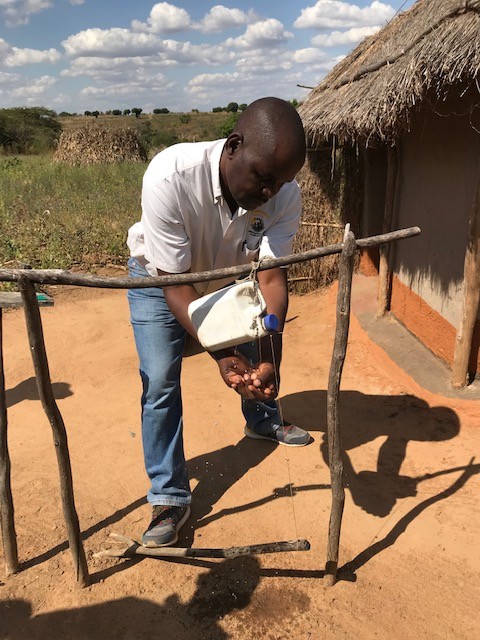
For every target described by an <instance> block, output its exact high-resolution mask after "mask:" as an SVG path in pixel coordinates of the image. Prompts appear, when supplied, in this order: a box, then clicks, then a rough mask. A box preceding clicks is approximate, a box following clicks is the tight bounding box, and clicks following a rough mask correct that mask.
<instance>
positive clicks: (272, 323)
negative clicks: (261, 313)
mask: <svg viewBox="0 0 480 640" xmlns="http://www.w3.org/2000/svg"><path fill="white" fill-rule="evenodd" d="M278 325H279V322H278V318H277V316H275V315H273V313H267V315H266V316H265V317H264V318H263V326H264V327H265V329H266V330H267V331H276V330H277V329H278Z"/></svg>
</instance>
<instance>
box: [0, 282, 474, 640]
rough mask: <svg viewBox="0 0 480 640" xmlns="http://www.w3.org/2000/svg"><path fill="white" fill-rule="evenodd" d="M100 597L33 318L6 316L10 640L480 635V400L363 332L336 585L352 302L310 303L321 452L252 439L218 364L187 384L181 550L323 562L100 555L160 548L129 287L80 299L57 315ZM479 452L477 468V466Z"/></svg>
mask: <svg viewBox="0 0 480 640" xmlns="http://www.w3.org/2000/svg"><path fill="white" fill-rule="evenodd" d="M42 318H43V323H44V331H45V340H46V344H47V350H48V355H49V363H50V370H51V376H52V380H53V383H54V391H55V395H56V398H57V402H58V407H59V409H60V411H61V413H62V416H63V418H64V421H65V424H66V427H67V431H68V437H69V445H70V454H71V460H72V468H73V475H74V482H75V498H76V506H77V511H78V514H79V518H80V523H81V527H82V530H83V535H84V544H85V549H86V553H87V558H88V564H89V569H90V572H91V580H92V584H91V586H90V587H88V588H85V589H80V588H78V587H77V586H76V583H75V575H74V570H73V564H72V558H71V556H70V552H69V550H68V548H67V544H66V534H65V527H64V523H63V517H62V512H61V505H60V494H59V481H58V471H57V466H56V457H55V452H54V446H53V444H52V435H51V431H50V426H49V424H48V421H47V419H46V417H45V415H44V414H43V412H42V409H41V405H40V402H39V400H38V395H37V392H36V387H35V381H34V377H33V368H32V364H31V359H30V354H29V348H28V345H27V338H26V331H25V324H24V319H23V315H22V312H21V311H12V312H8V313H6V314H5V315H4V342H5V344H4V351H5V368H6V387H7V392H6V393H7V405H8V419H9V447H10V455H11V459H12V483H13V497H14V504H15V522H16V529H17V536H18V547H19V555H20V560H21V562H22V569H23V570H22V571H21V572H20V573H19V574H17V575H15V576H10V577H7V576H6V575H5V571H4V562H3V555H1V554H0V638H2V639H3V638H9V639H24V638H25V639H26V638H28V639H36V638H38V639H39V640H47V639H49V640H50V639H51V638H62V639H63V638H65V639H68V638H71V639H74V640H80V639H82V640H83V639H98V640H100V639H101V640H103V639H105V638H118V639H125V640H127V639H128V640H133V639H136V638H148V639H151V638H157V637H158V638H162V639H165V640H167V639H168V640H170V639H172V640H177V639H178V640H195V639H198V640H200V639H210V638H211V639H222V640H223V639H227V638H235V639H239V640H244V639H247V638H248V639H250V638H257V637H262V638H264V640H280V639H289V640H290V639H294V640H297V639H298V640H304V639H305V640H306V639H308V638H327V639H328V638H334V639H337V638H349V639H350V638H354V637H355V638H356V639H357V640H367V639H368V640H370V639H371V638H375V637H390V638H395V639H398V640H403V639H407V638H419V637H420V638H425V639H429V640H430V639H437V638H438V639H439V640H440V639H442V640H444V639H445V638H449V639H451V638H465V639H466V638H469V639H472V638H478V637H480V622H479V618H478V612H479V610H480V586H479V573H480V538H479V535H478V531H479V528H480V503H479V500H478V495H479V489H480V473H479V472H480V464H479V463H480V460H479V459H478V452H479V445H480V405H479V403H478V402H475V401H463V400H452V399H446V398H444V397H441V396H438V395H433V394H431V393H429V392H427V391H425V390H423V389H422V388H421V387H419V386H418V385H417V384H416V383H415V382H414V381H413V379H412V378H410V377H408V376H407V375H406V374H405V373H404V372H403V371H402V370H401V369H400V368H398V367H397V365H396V364H395V363H394V362H393V361H392V360H391V359H390V358H389V356H388V355H387V354H386V353H385V352H384V351H382V350H381V349H380V347H378V346H377V345H376V344H375V343H374V342H372V341H371V340H370V338H369V337H368V336H367V335H366V333H365V332H364V331H363V329H362V328H361V327H360V325H359V323H358V321H357V320H356V318H355V317H353V318H352V323H351V332H350V342H349V350H348V355H347V360H346V363H345V368H344V375H343V380H342V392H341V427H342V437H343V446H344V449H345V460H344V463H345V475H346V478H345V481H346V484H347V489H346V503H345V513H344V518H343V529H342V537H341V549H340V564H341V566H342V570H341V576H340V577H341V579H340V581H339V582H338V583H337V584H336V585H335V586H334V587H331V588H329V587H327V586H325V584H324V582H323V581H322V574H323V568H324V562H325V555H326V540H327V529H328V516H329V512H330V485H329V482H330V478H329V471H328V468H327V465H326V463H325V453H324V444H323V442H324V431H325V409H326V386H327V376H328V369H329V364H330V354H331V348H332V341H333V331H334V326H335V291H334V290H333V289H332V290H329V291H326V292H323V293H322V292H318V293H314V294H310V295H307V296H304V297H294V298H293V299H292V301H291V306H290V311H289V321H288V324H287V327H286V337H285V351H284V353H285V355H284V362H283V369H282V371H283V375H282V389H281V405H282V409H283V413H284V415H285V417H286V418H288V419H290V420H292V421H296V422H297V423H298V424H301V425H302V426H305V427H307V428H308V429H309V430H310V431H311V433H312V435H313V437H314V442H313V443H312V444H311V445H309V446H308V447H305V448H299V449H292V448H288V447H281V446H277V447H275V446H273V445H271V444H270V443H268V442H262V441H252V440H249V439H247V438H245V437H244V436H243V422H242V416H241V412H240V407H239V399H238V396H237V395H236V394H235V393H234V392H232V391H231V390H229V389H227V388H226V387H224V386H223V383H222V382H221V380H220V378H219V376H218V374H217V371H216V365H215V363H214V362H213V361H212V360H211V358H210V357H209V356H208V355H207V354H205V353H196V354H193V355H190V356H189V357H187V358H186V359H185V361H184V370H183V396H184V406H185V446H186V454H187V458H188V467H189V471H190V476H191V483H192V488H193V505H192V517H191V519H190V520H189V522H188V523H187V524H186V525H185V527H184V528H183V529H182V532H181V535H180V540H179V544H180V545H181V546H192V545H193V546H196V547H225V546H227V547H228V546H233V545H246V544H254V543H261V542H269V541H274V540H291V539H295V538H307V539H308V540H309V541H310V543H311V550H310V551H309V552H295V553H286V554H273V555H264V556H257V557H248V558H238V559H234V560H192V559H188V560H180V561H167V560H157V559H150V558H147V559H143V560H141V561H133V560H118V561H117V560H113V559H112V560H110V559H95V558H93V557H92V556H93V554H94V553H95V552H96V551H97V550H99V549H100V548H101V547H102V545H103V544H104V542H105V540H106V539H107V536H108V534H109V533H110V532H112V531H115V532H118V533H124V534H127V535H130V536H132V537H138V536H140V535H141V532H142V530H143V529H144V527H145V525H146V523H147V520H148V517H149V513H150V509H149V507H148V505H147V504H146V503H145V499H144V495H145V492H146V490H147V480H146V477H145V474H144V470H143V460H142V451H141V436H140V425H139V396H140V381H139V377H138V370H137V358H136V353H135V350H134V345H133V339H132V335H131V329H130V326H129V320H128V309H127V303H126V299H125V294H124V292H122V291H120V292H108V291H103V292H102V291H93V290H80V289H73V288H72V289H70V290H69V292H68V293H61V294H59V295H58V296H57V297H56V303H55V306H54V307H53V308H46V309H43V310H42ZM475 456H476V458H475V459H474V457H475Z"/></svg>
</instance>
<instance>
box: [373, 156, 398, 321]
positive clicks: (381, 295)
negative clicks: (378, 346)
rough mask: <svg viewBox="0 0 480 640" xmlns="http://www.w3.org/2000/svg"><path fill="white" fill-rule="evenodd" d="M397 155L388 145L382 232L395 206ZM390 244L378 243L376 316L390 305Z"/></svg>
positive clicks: (389, 224) (389, 222)
mask: <svg viewBox="0 0 480 640" xmlns="http://www.w3.org/2000/svg"><path fill="white" fill-rule="evenodd" d="M397 173H398V156H397V148H396V147H388V156H387V188H386V192H385V208H384V211H383V229H382V231H383V233H388V232H390V231H391V230H392V221H393V211H394V206H395V188H396V185H397ZM389 257H390V246H389V245H388V244H384V245H380V262H379V265H378V294H377V317H379V318H381V317H383V316H384V315H385V313H386V312H387V310H388V308H389V307H390V288H391V272H390V264H389Z"/></svg>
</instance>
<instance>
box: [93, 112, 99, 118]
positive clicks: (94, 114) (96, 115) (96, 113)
mask: <svg viewBox="0 0 480 640" xmlns="http://www.w3.org/2000/svg"><path fill="white" fill-rule="evenodd" d="M99 115H100V111H92V116H95V118H98V116H99Z"/></svg>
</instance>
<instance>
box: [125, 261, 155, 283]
mask: <svg viewBox="0 0 480 640" xmlns="http://www.w3.org/2000/svg"><path fill="white" fill-rule="evenodd" d="M127 267H128V275H129V276H130V277H131V278H148V277H150V274H149V273H148V271H147V270H146V269H145V267H143V266H142V265H141V264H140V263H139V261H138V260H137V258H133V257H131V258H129V259H128V262H127Z"/></svg>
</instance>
